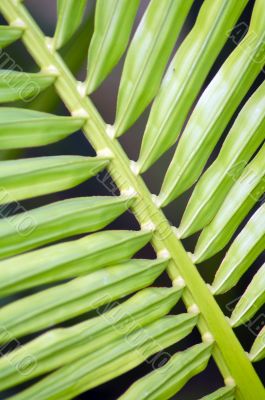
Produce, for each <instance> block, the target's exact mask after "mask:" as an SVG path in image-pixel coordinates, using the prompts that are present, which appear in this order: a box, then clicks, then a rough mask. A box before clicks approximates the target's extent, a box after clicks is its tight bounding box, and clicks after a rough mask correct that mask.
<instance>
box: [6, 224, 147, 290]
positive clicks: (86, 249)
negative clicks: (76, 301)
mask: <svg viewBox="0 0 265 400" xmlns="http://www.w3.org/2000/svg"><path fill="white" fill-rule="evenodd" d="M150 239H151V234H150V233H147V232H142V231H104V232H98V233H95V234H92V235H89V236H86V237H84V238H82V239H78V240H73V241H70V242H65V243H60V244H57V245H54V246H50V247H46V248H44V249H40V250H35V251H32V252H30V253H26V254H22V255H20V256H16V257H12V258H9V259H6V260H3V261H1V262H0V297H3V296H6V295H9V294H11V293H17V292H20V291H22V290H25V289H28V288H32V287H35V286H38V285H41V284H46V283H51V282H57V281H59V280H63V279H67V278H73V277H76V276H79V275H84V274H87V273H91V272H93V271H95V270H97V269H100V268H102V267H106V266H109V265H113V264H116V263H120V262H122V261H125V260H128V259H130V258H131V257H132V256H133V255H134V254H135V253H136V252H137V251H138V250H140V249H141V248H142V247H144V246H145V245H146V244H147V243H148V241H149V240H150Z"/></svg>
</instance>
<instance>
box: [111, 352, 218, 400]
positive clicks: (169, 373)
mask: <svg viewBox="0 0 265 400" xmlns="http://www.w3.org/2000/svg"><path fill="white" fill-rule="evenodd" d="M210 356H211V346H208V345H205V344H199V345H196V346H193V347H191V348H190V349H188V350H185V351H182V352H179V353H177V354H175V355H174V356H173V357H172V358H171V359H170V360H169V361H168V362H167V363H166V365H164V366H163V367H161V368H158V369H157V370H155V371H153V372H151V373H150V374H149V375H147V376H145V377H144V378H142V379H140V380H139V381H138V382H136V383H135V384H134V385H132V386H131V388H130V389H129V390H128V391H127V392H126V393H125V394H124V395H123V396H121V397H120V398H119V399H120V400H135V399H137V400H138V399H139V400H160V399H163V400H167V399H170V398H172V396H174V394H176V393H177V392H178V391H179V390H180V389H181V388H182V387H183V386H184V385H185V383H187V381H189V379H190V378H191V377H192V376H194V375H197V374H198V373H199V372H201V371H203V370H204V368H205V367H206V366H207V363H208V360H209V358H210Z"/></svg>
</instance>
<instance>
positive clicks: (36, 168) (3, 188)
mask: <svg viewBox="0 0 265 400" xmlns="http://www.w3.org/2000/svg"><path fill="white" fill-rule="evenodd" d="M107 164H108V161H107V160H106V159H104V158H101V157H82V156H51V157H35V158H25V159H21V160H7V161H1V162H0V204H7V203H11V202H15V201H18V200H23V199H28V198H32V197H37V196H41V195H44V194H48V193H53V192H58V191H60V190H65V189H69V188H71V187H73V186H76V185H78V184H79V183H81V182H84V181H86V180H87V179H89V178H90V177H91V176H93V175H95V174H96V173H97V172H99V171H101V170H102V169H103V168H104V167H105V166H106V165H107Z"/></svg>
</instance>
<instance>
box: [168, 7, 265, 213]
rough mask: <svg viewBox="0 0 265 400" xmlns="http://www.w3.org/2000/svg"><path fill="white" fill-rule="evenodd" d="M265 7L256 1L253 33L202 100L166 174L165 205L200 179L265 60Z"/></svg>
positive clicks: (250, 33) (227, 62) (251, 25)
mask: <svg viewBox="0 0 265 400" xmlns="http://www.w3.org/2000/svg"><path fill="white" fill-rule="evenodd" d="M264 43H265V8H264V4H263V1H262V0H257V1H256V2H255V7H254V11H253V15H252V18H251V23H250V27H249V33H248V34H247V35H246V36H245V38H244V39H243V41H242V42H241V43H240V44H239V45H238V46H237V48H236V50H234V51H233V53H232V54H231V55H230V56H229V57H228V59H227V60H226V61H225V63H224V64H223V66H222V67H221V68H220V70H219V71H218V73H217V74H216V75H215V77H214V78H213V80H212V81H211V83H210V84H209V85H208V87H207V88H206V90H205V91H204V93H203V94H202V96H201V97H200V99H199V101H198V103H197V105H196V107H195V109H194V111H193V113H192V115H191V117H190V119H189V121H188V123H187V126H186V128H185V130H184V132H183V134H182V136H181V139H180V141H179V144H178V146H177V149H176V152H175V154H174V156H173V159H172V162H171V164H170V166H169V168H168V171H167V173H166V176H165V179H164V182H163V185H162V189H161V193H160V199H161V202H162V204H163V205H164V206H165V205H167V204H168V203H170V202H171V201H173V200H174V199H175V198H176V197H178V196H179V195H180V194H181V193H183V192H184V191H185V190H187V189H188V188H190V187H191V186H192V184H193V183H194V182H195V181H196V180H197V179H198V178H199V176H200V174H201V172H202V170H203V167H204V166H205V164H206V162H207V160H208V158H209V156H210V154H211V152H212V151H213V149H214V147H215V145H216V144H217V142H218V140H219V138H220V137H221V135H222V133H223V131H224V129H225V128H226V126H227V124H228V122H229V121H230V119H231V117H232V116H233V114H234V112H235V111H236V109H237V107H238V106H239V104H240V102H241V100H242V98H243V97H244V96H245V95H246V93H247V92H248V90H249V88H250V87H251V85H252V83H253V82H254V80H255V78H256V77H257V76H258V74H259V73H260V71H261V70H262V68H263V65H264V61H265V57H264V55H265V45H264Z"/></svg>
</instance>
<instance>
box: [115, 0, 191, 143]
mask: <svg viewBox="0 0 265 400" xmlns="http://www.w3.org/2000/svg"><path fill="white" fill-rule="evenodd" d="M191 4H192V1H191V0H186V1H182V0H163V1H161V0H152V1H151V2H150V4H149V7H148V8H147V10H146V12H145V14H144V16H143V18H142V21H141V22H140V24H139V26H138V29H137V31H136V33H135V35H134V37H133V40H132V42H131V44H130V47H129V50H128V53H127V56H126V59H125V64H124V68H123V72H122V76H121V82H120V87H119V93H118V104H117V113H116V121H115V125H114V129H115V135H116V136H120V135H121V134H123V133H124V132H125V131H126V130H127V129H128V128H129V127H130V126H131V125H132V124H133V123H134V121H135V120H136V119H137V118H138V117H139V115H140V114H141V113H142V112H143V111H144V109H145V108H146V107H147V106H148V104H149V103H150V101H151V100H152V99H153V98H154V96H155V95H156V93H157V90H158V88H159V84H160V81H161V78H162V75H163V72H164V69H165V67H166V64H167V61H168V59H169V56H170V54H171V52H172V50H173V47H174V44H175V42H176V40H177V36H178V34H179V32H180V29H181V27H182V25H183V23H184V21H185V18H186V16H187V14H188V11H189V9H190V7H191ZM143 38H144V39H143Z"/></svg>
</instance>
